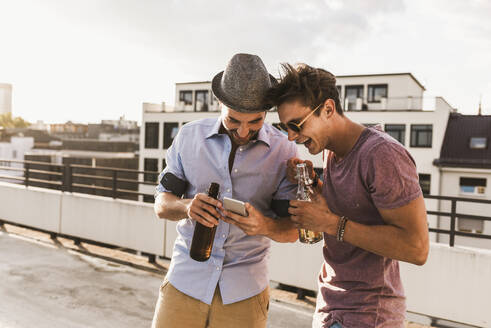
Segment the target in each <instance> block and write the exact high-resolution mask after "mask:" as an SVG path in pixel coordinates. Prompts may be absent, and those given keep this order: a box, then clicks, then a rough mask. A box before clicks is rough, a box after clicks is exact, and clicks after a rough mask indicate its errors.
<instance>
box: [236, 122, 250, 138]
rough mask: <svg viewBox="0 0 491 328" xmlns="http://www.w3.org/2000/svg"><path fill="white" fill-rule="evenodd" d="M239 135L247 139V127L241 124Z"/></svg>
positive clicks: (238, 130)
mask: <svg viewBox="0 0 491 328" xmlns="http://www.w3.org/2000/svg"><path fill="white" fill-rule="evenodd" d="M237 134H238V135H239V137H241V138H245V137H247V135H248V134H249V128H248V127H247V126H246V125H243V124H241V125H240V126H239V128H238V129H237Z"/></svg>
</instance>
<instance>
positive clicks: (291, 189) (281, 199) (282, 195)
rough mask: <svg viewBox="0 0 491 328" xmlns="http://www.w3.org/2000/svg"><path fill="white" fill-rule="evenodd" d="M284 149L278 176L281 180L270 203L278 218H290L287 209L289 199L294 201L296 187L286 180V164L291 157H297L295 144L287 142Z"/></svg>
mask: <svg viewBox="0 0 491 328" xmlns="http://www.w3.org/2000/svg"><path fill="white" fill-rule="evenodd" d="M285 148H286V149H287V151H286V156H284V163H282V164H281V166H280V167H281V172H280V176H281V177H282V178H281V181H280V184H279V185H278V189H277V190H276V192H275V194H274V195H273V200H272V202H271V209H272V210H273V211H274V212H275V214H276V215H278V216H279V217H287V216H290V214H289V213H288V207H289V206H290V203H289V201H290V200H291V199H295V195H296V192H297V185H296V184H294V183H291V182H290V181H288V179H287V178H286V162H287V161H288V159H290V158H292V157H298V153H297V146H296V145H295V143H293V142H289V145H288V147H285Z"/></svg>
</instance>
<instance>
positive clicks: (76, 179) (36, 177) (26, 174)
mask: <svg viewBox="0 0 491 328" xmlns="http://www.w3.org/2000/svg"><path fill="white" fill-rule="evenodd" d="M7 172H12V173H13V174H6V173H7ZM15 172H19V173H20V174H15ZM158 174H159V172H154V171H138V170H132V169H123V168H114V167H100V166H96V167H93V166H88V165H79V164H53V163H47V162H39V161H19V160H0V181H6V182H14V183H17V184H23V185H24V186H26V187H29V186H36V187H44V188H49V189H56V190H61V191H66V192H74V191H75V192H81V193H86V194H96V195H99V196H105V197H112V198H123V199H135V200H137V199H138V196H148V197H151V198H152V199H153V194H148V193H143V192H139V191H138V189H139V185H151V186H155V185H156V184H157V177H158ZM141 175H143V179H140V178H141Z"/></svg>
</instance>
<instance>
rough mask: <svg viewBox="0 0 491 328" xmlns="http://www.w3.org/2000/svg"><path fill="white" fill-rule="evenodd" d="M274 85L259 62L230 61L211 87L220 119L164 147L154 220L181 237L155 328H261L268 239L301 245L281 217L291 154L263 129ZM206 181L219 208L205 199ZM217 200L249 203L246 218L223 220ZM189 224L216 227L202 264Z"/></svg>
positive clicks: (291, 188) (281, 138)
mask: <svg viewBox="0 0 491 328" xmlns="http://www.w3.org/2000/svg"><path fill="white" fill-rule="evenodd" d="M274 83H276V80H275V78H274V77H272V76H271V75H269V74H268V72H267V70H266V68H265V67H264V64H263V63H262V61H261V59H260V58H259V57H257V56H253V55H247V54H237V55H235V56H234V57H233V58H232V59H231V60H230V62H229V63H228V65H227V68H226V69H225V71H223V72H220V73H219V74H217V75H216V76H215V77H214V79H213V82H212V89H213V92H214V94H215V96H216V97H217V98H218V99H219V101H220V103H221V110H222V112H221V116H220V117H219V118H217V119H215V118H210V119H203V120H199V121H194V122H191V123H188V124H186V125H185V126H183V127H182V128H181V130H180V132H179V133H178V135H177V136H176V138H175V139H174V142H173V144H172V146H171V147H170V148H169V150H168V152H167V157H166V162H167V167H166V168H165V169H164V171H163V172H162V173H161V175H160V178H159V179H160V180H159V181H160V183H159V185H158V186H157V196H156V200H155V212H156V214H157V216H158V217H159V218H165V219H168V220H173V221H179V223H178V225H177V231H178V236H177V239H176V242H175V245H174V251H173V255H172V260H171V264H170V267H169V271H168V273H167V276H166V279H165V281H164V283H163V284H162V286H161V288H160V295H159V300H158V301H157V306H156V309H155V315H154V320H153V324H152V327H166V328H169V327H186V328H188V327H199V328H204V327H266V320H267V311H268V304H269V292H268V282H269V279H268V272H267V255H268V251H269V247H270V239H273V240H275V241H278V242H294V241H295V240H297V237H298V232H297V229H296V228H295V226H294V224H293V223H292V222H291V221H290V219H289V218H288V200H289V199H292V198H293V197H294V196H295V191H296V185H294V184H292V183H291V182H289V181H288V180H287V179H286V162H287V160H288V159H289V158H291V157H294V156H296V154H297V147H296V145H295V144H294V143H292V142H289V141H288V140H287V138H286V136H285V135H284V134H283V133H281V132H280V131H278V130H277V129H276V128H274V127H272V126H271V125H269V124H264V118H265V116H266V111H267V110H268V109H269V108H270V107H271V106H268V105H267V104H265V103H264V100H263V99H264V94H265V92H266V91H267V90H268V89H269V88H270V87H271V86H272V85H273V84H274ZM210 182H218V183H219V184H220V197H219V200H215V199H213V198H211V197H208V196H207V195H206V194H205V191H206V189H207V187H208V186H209V184H210ZM223 197H229V198H234V199H238V200H241V201H244V202H246V209H247V212H248V216H247V217H243V216H240V215H237V214H234V213H230V212H228V211H225V210H224V209H223V206H222V203H221V201H220V200H221V199H223ZM218 219H219V220H218ZM196 222H200V223H201V224H203V225H205V226H208V227H213V226H215V225H217V230H216V234H215V240H214V244H213V249H212V253H211V257H210V259H209V260H207V261H205V262H197V261H195V260H193V259H191V257H190V256H189V250H190V247H191V241H192V238H193V233H194V227H195V224H196Z"/></svg>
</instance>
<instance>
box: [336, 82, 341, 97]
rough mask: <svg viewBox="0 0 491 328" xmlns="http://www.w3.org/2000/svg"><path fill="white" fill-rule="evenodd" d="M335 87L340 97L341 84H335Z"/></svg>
mask: <svg viewBox="0 0 491 328" xmlns="http://www.w3.org/2000/svg"><path fill="white" fill-rule="evenodd" d="M336 89H338V95H339V99H341V90H342V86H340V85H336Z"/></svg>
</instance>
